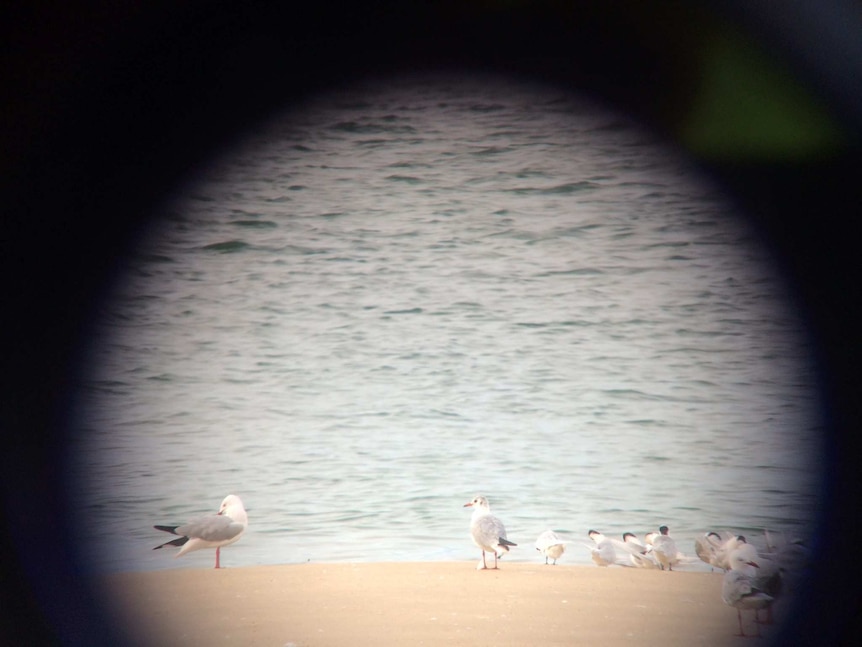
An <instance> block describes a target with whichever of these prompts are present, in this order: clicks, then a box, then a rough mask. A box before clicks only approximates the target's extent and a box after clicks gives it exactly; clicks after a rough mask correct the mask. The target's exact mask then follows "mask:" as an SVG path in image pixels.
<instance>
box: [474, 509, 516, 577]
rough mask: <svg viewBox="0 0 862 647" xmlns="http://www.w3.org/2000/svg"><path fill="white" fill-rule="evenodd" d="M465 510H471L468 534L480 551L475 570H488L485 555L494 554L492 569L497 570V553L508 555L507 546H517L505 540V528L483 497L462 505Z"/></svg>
mask: <svg viewBox="0 0 862 647" xmlns="http://www.w3.org/2000/svg"><path fill="white" fill-rule="evenodd" d="M464 507H465V508H470V507H472V508H473V516H472V517H471V519H470V534H471V535H472V537H473V543H474V544H476V545H477V546H478V547H479V548H480V549H481V550H482V561H481V562H480V563H479V565H478V566H477V567H476V568H477V570H482V569H485V568H488V565H487V564H486V563H485V553H486V552H487V553H494V568H497V553H498V552H499V553H501V554H502V553H508V552H509V546H517V545H518V544H516V543H514V542H511V541H509V540H508V539H506V528H505V526H503V522H502V521H500V520H499V519H498V518H497V517H495V516H494V515H492V514H491V506H490V505H489V504H488V499H486V498H485V497H483V496H477V497H474V498H473V500H472V501H470V503H465V504H464Z"/></svg>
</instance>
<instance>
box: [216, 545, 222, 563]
mask: <svg viewBox="0 0 862 647" xmlns="http://www.w3.org/2000/svg"><path fill="white" fill-rule="evenodd" d="M220 552H221V546H219V547H218V548H216V565H215V567H216V568H221V565H220V564H219V553H220Z"/></svg>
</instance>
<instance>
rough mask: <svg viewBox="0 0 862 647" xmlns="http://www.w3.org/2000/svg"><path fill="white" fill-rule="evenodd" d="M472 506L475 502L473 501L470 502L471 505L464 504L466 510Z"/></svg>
mask: <svg viewBox="0 0 862 647" xmlns="http://www.w3.org/2000/svg"><path fill="white" fill-rule="evenodd" d="M472 505H473V502H472V501H470V503H465V504H464V507H465V508H469V507H470V506H472Z"/></svg>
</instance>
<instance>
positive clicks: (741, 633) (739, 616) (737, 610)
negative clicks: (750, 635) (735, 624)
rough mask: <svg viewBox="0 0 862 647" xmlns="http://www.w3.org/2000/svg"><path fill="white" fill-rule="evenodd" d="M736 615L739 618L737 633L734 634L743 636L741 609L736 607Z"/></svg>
mask: <svg viewBox="0 0 862 647" xmlns="http://www.w3.org/2000/svg"><path fill="white" fill-rule="evenodd" d="M736 617H737V618H738V619H739V633H738V634H736V635H737V636H744V635H745V632H744V631H743V630H742V611H740V610H739V608H738V607H737V609H736Z"/></svg>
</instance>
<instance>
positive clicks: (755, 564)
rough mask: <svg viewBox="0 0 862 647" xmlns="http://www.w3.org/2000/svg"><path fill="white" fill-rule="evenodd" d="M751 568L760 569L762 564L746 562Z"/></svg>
mask: <svg viewBox="0 0 862 647" xmlns="http://www.w3.org/2000/svg"><path fill="white" fill-rule="evenodd" d="M746 563H747V564H748V565H749V566H754V568H760V564H758V563H757V562H746Z"/></svg>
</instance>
